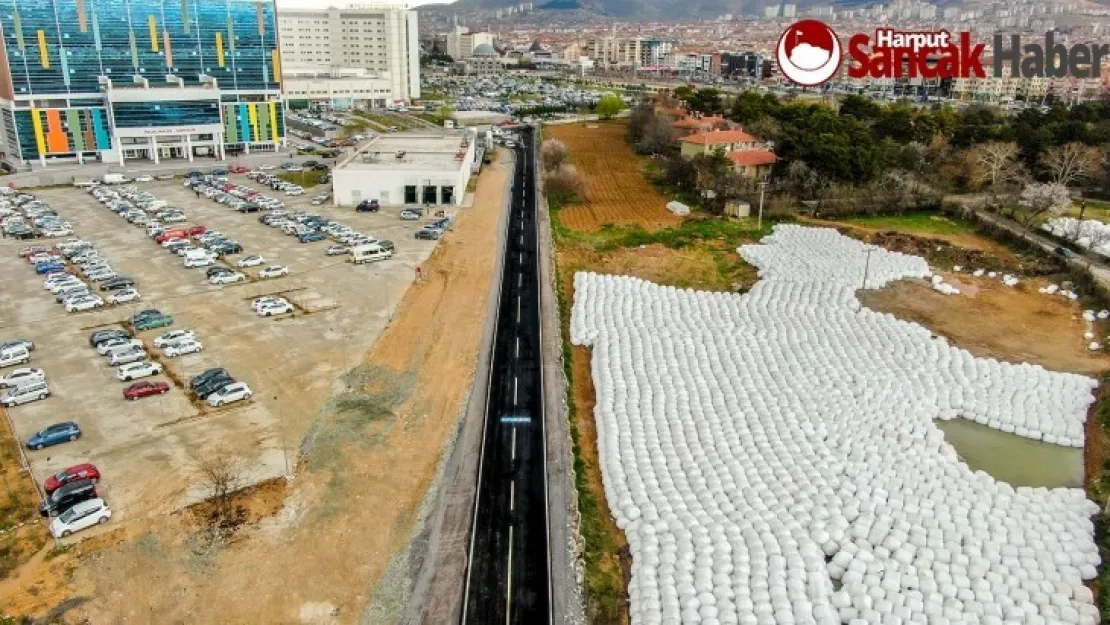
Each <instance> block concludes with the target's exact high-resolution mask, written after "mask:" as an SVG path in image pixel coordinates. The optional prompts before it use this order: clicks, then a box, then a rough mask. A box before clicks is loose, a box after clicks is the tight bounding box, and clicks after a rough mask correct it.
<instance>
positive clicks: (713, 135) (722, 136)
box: [682, 130, 756, 145]
mask: <svg viewBox="0 0 1110 625" xmlns="http://www.w3.org/2000/svg"><path fill="white" fill-rule="evenodd" d="M755 140H756V139H755V137H753V136H751V135H749V134H748V133H746V132H744V131H743V130H714V131H711V132H700V133H698V134H696V135H690V136H689V137H683V138H682V142H683V143H696V144H698V145H717V144H721V143H751V142H753V141H755Z"/></svg>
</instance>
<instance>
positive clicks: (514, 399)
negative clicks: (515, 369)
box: [513, 375, 519, 406]
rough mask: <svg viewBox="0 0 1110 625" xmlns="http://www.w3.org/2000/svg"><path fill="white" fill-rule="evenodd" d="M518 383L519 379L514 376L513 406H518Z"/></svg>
mask: <svg viewBox="0 0 1110 625" xmlns="http://www.w3.org/2000/svg"><path fill="white" fill-rule="evenodd" d="M518 381H519V378H517V377H516V376H515V375H514V376H513V406H516V392H517V382H518Z"/></svg>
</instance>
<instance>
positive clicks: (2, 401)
mask: <svg viewBox="0 0 1110 625" xmlns="http://www.w3.org/2000/svg"><path fill="white" fill-rule="evenodd" d="M47 397H50V387H49V386H48V385H47V384H46V380H32V381H28V382H26V383H24V384H21V385H19V386H16V387H14V388H11V389H9V390H8V391H7V392H6V393H4V394H3V395H0V406H4V407H5V408H10V407H12V406H21V405H23V404H29V403H31V402H33V401H41V400H43V399H46V398H47Z"/></svg>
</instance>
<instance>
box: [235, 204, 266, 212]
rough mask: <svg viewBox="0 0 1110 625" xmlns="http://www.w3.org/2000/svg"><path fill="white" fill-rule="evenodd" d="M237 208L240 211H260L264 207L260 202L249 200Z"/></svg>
mask: <svg viewBox="0 0 1110 625" xmlns="http://www.w3.org/2000/svg"><path fill="white" fill-rule="evenodd" d="M235 210H237V211H239V212H240V213H257V212H258V211H260V210H262V207H261V206H259V205H258V204H253V203H251V202H247V203H246V204H243V205H242V206H240V207H239V208H237V209H235Z"/></svg>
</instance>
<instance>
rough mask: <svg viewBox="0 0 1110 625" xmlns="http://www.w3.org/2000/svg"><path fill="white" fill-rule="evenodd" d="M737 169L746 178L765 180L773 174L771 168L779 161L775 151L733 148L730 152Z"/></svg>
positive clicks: (730, 157)
mask: <svg viewBox="0 0 1110 625" xmlns="http://www.w3.org/2000/svg"><path fill="white" fill-rule="evenodd" d="M728 159H729V160H730V161H732V163H733V166H734V167H735V168H736V171H737V172H738V173H739V174H740V175H741V176H744V177H745V178H755V179H758V180H764V179H766V178H767V176H770V175H771V168H772V167H774V165H775V163H777V162H779V157H777V156H775V153H774V152H772V151H770V150H767V149H763V148H759V149H755V150H733V151H732V152H729V153H728Z"/></svg>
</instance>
